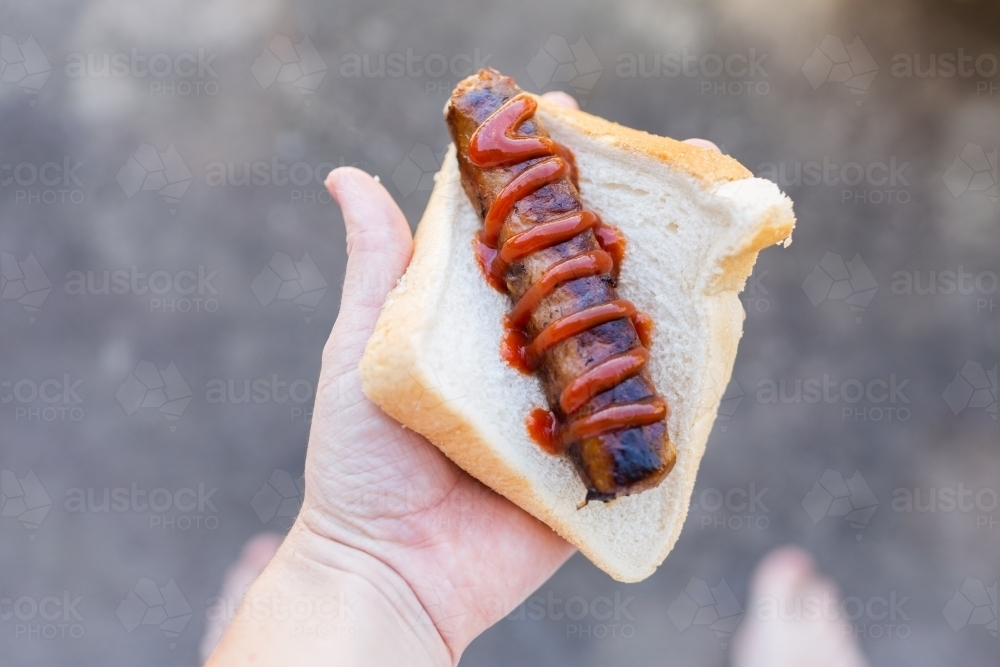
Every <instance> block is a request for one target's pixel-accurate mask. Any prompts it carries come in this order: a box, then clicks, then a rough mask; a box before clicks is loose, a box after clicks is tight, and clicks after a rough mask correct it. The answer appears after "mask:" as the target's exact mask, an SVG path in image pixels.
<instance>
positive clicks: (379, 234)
mask: <svg viewBox="0 0 1000 667" xmlns="http://www.w3.org/2000/svg"><path fill="white" fill-rule="evenodd" d="M341 178H342V182H341V183H339V184H338V185H337V188H336V196H337V199H338V201H339V202H340V204H341V206H342V207H343V208H344V216H345V221H346V222H347V226H348V246H349V253H350V256H351V258H350V260H349V262H348V269H347V277H346V278H345V285H346V287H345V291H344V297H343V300H342V305H341V312H340V315H339V316H338V319H337V323H336V325H335V326H334V330H333V333H332V335H331V337H330V342H329V343H328V345H327V348H326V350H325V351H324V360H323V371H322V374H321V377H320V386H319V391H318V392H317V400H316V408H315V410H314V421H313V427H312V432H311V434H310V440H309V453H308V458H307V463H306V499H305V503H304V510H303V514H304V515H308V517H309V519H308V520H309V522H310V524H311V527H312V528H313V530H315V531H316V532H318V533H320V535H321V536H324V537H327V538H329V539H332V540H336V541H338V542H344V543H347V544H350V545H351V546H354V547H357V548H360V549H362V550H364V551H365V552H366V553H369V554H371V555H373V556H376V557H377V558H379V559H381V560H382V561H384V562H386V563H387V564H389V565H390V566H391V567H393V568H394V569H395V570H396V571H397V572H398V573H399V574H400V575H401V576H402V577H403V578H404V579H405V580H406V581H407V583H408V584H409V585H410V586H411V587H412V588H413V590H414V592H415V593H416V595H417V597H418V598H419V599H420V601H421V603H422V604H423V607H424V609H425V610H426V611H427V614H428V616H429V619H410V621H411V622H420V621H425V622H426V621H428V620H429V621H430V622H433V623H434V625H435V627H436V628H437V630H438V631H439V632H440V633H441V635H442V637H443V638H444V639H445V641H447V642H448V644H449V645H450V646H451V648H452V649H453V650H455V649H457V651H458V652H459V653H460V652H461V649H462V648H464V646H465V645H466V644H467V643H468V642H469V641H471V639H472V638H474V637H475V636H476V635H477V634H479V633H480V632H482V630H483V629H485V628H486V627H488V626H489V625H490V624H492V623H493V622H495V621H497V620H499V619H500V617H502V615H503V614H505V613H506V612H507V611H508V610H509V609H511V608H512V607H513V606H514V605H516V604H518V603H519V602H520V601H521V600H522V599H524V598H525V597H526V596H527V595H528V594H529V593H530V592H531V591H532V590H534V589H535V588H537V587H538V586H539V585H540V584H541V583H542V582H543V581H544V580H545V579H547V578H548V577H549V576H550V575H551V574H552V572H553V571H554V570H555V569H556V568H558V567H559V565H560V564H562V562H563V561H565V559H566V558H568V557H569V555H570V554H571V553H572V547H571V546H570V545H569V544H567V543H566V542H565V541H564V540H562V539H561V538H560V537H559V536H557V535H556V534H555V533H553V532H552V531H551V529H549V528H548V527H547V526H545V525H544V524H542V523H540V522H539V521H537V520H535V519H534V518H533V517H531V516H529V515H528V514H526V513H525V512H523V511H522V510H521V509H519V508H518V507H516V506H515V505H513V504H512V503H511V502H509V501H508V500H506V499H505V498H503V497H502V496H499V495H497V494H495V493H493V492H492V491H491V490H490V489H488V488H487V487H485V486H484V485H482V484H480V483H479V482H478V481H476V480H475V479H474V478H472V477H470V476H469V475H467V474H466V473H464V472H463V471H462V470H460V469H459V468H458V467H457V466H455V464H453V463H452V462H451V461H450V460H448V458H447V457H445V456H444V455H443V454H442V453H441V452H440V451H439V450H438V449H437V448H435V447H434V446H433V445H431V444H430V443H429V442H428V441H427V440H426V439H424V438H423V437H422V436H420V435H418V434H416V433H414V432H413V431H410V430H408V429H405V428H403V427H402V426H401V425H400V424H398V423H397V422H396V421H394V420H393V419H392V418H390V417H388V416H386V415H385V414H384V413H383V412H382V411H381V410H380V409H379V408H378V406H376V405H375V404H373V403H372V402H371V401H369V400H368V399H367V398H366V397H365V396H364V394H363V393H362V391H361V383H360V379H359V376H358V370H357V364H358V361H359V360H360V358H361V354H362V352H363V349H364V344H365V343H366V342H367V339H368V336H369V335H370V333H371V330H372V328H373V327H374V323H375V319H376V317H377V314H378V310H379V308H380V307H381V305H382V302H383V301H384V299H385V291H387V288H388V287H390V286H391V284H393V283H395V280H396V279H397V278H398V274H400V273H401V272H402V270H403V269H404V268H405V265H406V262H407V261H408V258H409V253H410V244H411V241H410V238H409V236H410V234H409V228H408V227H405V219H403V216H402V213H401V212H400V211H399V209H398V208H397V207H396V205H395V203H393V202H392V200H391V198H389V196H388V193H386V192H385V190H384V188H382V187H381V186H379V185H377V184H376V183H375V182H374V181H371V179H367V177H362V176H359V175H357V174H353V173H352V174H348V175H346V176H343V177H341ZM347 181H349V183H348V182H347ZM355 218H356V219H355ZM379 218H383V219H384V220H386V222H385V225H386V227H387V228H386V229H382V230H378V229H372V227H364V228H359V227H356V228H354V229H353V230H352V227H353V226H354V225H355V224H357V223H360V224H363V225H372V223H373V222H374V221H377V220H378V219H379ZM404 229H405V232H404ZM352 246H353V247H352ZM386 277H388V278H390V279H389V280H386ZM372 284H382V285H383V287H384V288H385V289H384V290H372V289H366V290H360V293H352V288H351V285H368V286H370V285H372Z"/></svg>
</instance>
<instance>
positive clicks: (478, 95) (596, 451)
mask: <svg viewBox="0 0 1000 667" xmlns="http://www.w3.org/2000/svg"><path fill="white" fill-rule="evenodd" d="M534 109H535V102H534V99H533V98H531V97H530V96H528V95H526V94H524V93H522V91H521V90H520V89H519V88H518V87H517V85H516V84H515V83H514V81H513V79H511V78H509V77H505V76H502V75H501V74H500V73H499V72H496V71H495V70H492V69H485V70H480V71H479V72H478V73H477V74H475V75H473V76H471V77H469V78H468V79H466V80H464V81H462V82H461V83H460V84H459V85H458V86H457V87H456V89H455V91H454V92H453V93H452V97H451V99H450V101H449V104H448V106H447V108H446V120H447V123H448V126H449V130H450V132H451V135H452V139H453V140H454V143H455V146H456V147H457V153H458V164H459V168H460V172H461V176H462V185H463V187H464V189H465V191H466V193H467V194H468V196H469V199H470V201H471V202H472V204H473V207H474V208H475V209H476V210H477V212H478V213H479V215H480V217H481V218H482V219H483V220H484V222H485V228H484V230H483V231H482V233H481V234H480V236H479V238H478V239H477V240H476V243H475V246H476V248H475V251H476V252H477V253H478V255H479V259H480V261H481V265H482V266H483V268H484V271H485V272H486V273H487V278H492V279H493V280H492V282H493V283H494V285H495V286H496V287H498V288H500V289H502V290H503V291H506V292H508V293H509V294H510V297H511V300H512V302H513V304H514V308H513V310H512V312H511V313H510V314H509V315H508V318H507V326H508V330H509V331H508V336H507V338H506V339H505V340H506V341H507V343H508V347H507V349H506V351H505V356H507V358H508V360H510V361H513V362H515V363H520V364H521V365H522V370H524V369H525V368H526V369H530V370H533V371H534V372H535V373H537V375H538V377H539V378H540V379H541V381H542V384H543V386H544V388H545V394H546V397H547V400H548V404H549V407H550V409H551V414H552V416H553V423H554V424H555V433H554V440H555V442H556V444H557V445H558V446H559V448H560V449H561V450H564V451H566V453H568V455H569V456H570V457H571V459H572V461H573V462H574V465H575V467H576V469H577V471H578V473H579V475H580V477H581V479H582V480H583V482H584V484H585V485H586V487H587V499H586V500H587V501H589V500H603V501H609V500H612V499H614V498H616V497H618V496H622V495H628V494H631V493H637V492H640V491H643V490H646V489H649V488H652V487H654V486H656V485H657V484H659V482H660V481H661V480H662V479H663V478H664V477H665V476H666V475H667V473H668V472H669V471H670V470H671V468H672V467H673V465H674V462H675V460H676V449H675V448H674V446H673V444H672V443H671V442H670V440H669V437H668V434H667V430H666V424H665V417H666V411H667V408H666V402H665V401H664V400H663V399H662V398H661V397H659V395H658V394H657V392H656V389H655V387H654V386H653V383H652V381H651V379H650V377H649V373H648V372H647V370H646V369H645V367H644V365H645V361H646V359H647V358H648V355H647V353H646V351H645V348H644V346H643V342H642V340H641V334H642V333H643V331H642V324H643V320H642V317H643V316H642V315H641V314H639V313H636V312H635V309H634V307H633V306H632V305H631V304H630V303H629V302H627V301H625V300H623V299H620V298H619V296H618V294H617V290H616V286H617V261H616V260H620V255H621V252H623V250H624V244H623V243H622V242H621V241H620V237H619V238H616V237H615V230H613V229H612V228H609V227H608V226H606V225H603V223H601V222H600V221H599V220H598V219H597V217H596V216H595V215H594V214H592V213H591V212H589V211H586V210H585V209H584V207H583V205H582V204H581V202H580V195H579V191H578V187H577V181H576V178H575V164H574V163H573V158H572V155H571V154H570V153H569V151H567V150H566V149H565V148H563V147H562V146H559V145H558V144H556V143H555V142H554V141H552V140H551V139H549V138H548V133H547V132H546V130H545V128H544V127H543V126H542V123H541V122H540V121H539V120H538V119H537V118H534V117H533V112H534ZM543 228H544V229H543ZM557 228H558V229H557ZM533 235H534V237H533ZM542 237H544V238H542ZM471 251H472V250H470V252H471ZM609 251H610V252H609ZM615 251H617V254H618V256H617V257H615V254H616V253H615ZM498 256H499V259H497V257H498ZM505 256H506V258H507V259H509V261H505ZM525 297H526V298H525ZM538 297H541V298H540V300H539V298H538ZM519 303H520V305H518V304H519ZM646 321H647V322H648V320H646ZM637 323H639V324H640V328H639V329H638V330H637V328H636V324H637ZM512 349H513V350H516V354H513V353H512V352H511V350H512ZM518 355H520V356H518ZM536 417H537V415H536Z"/></svg>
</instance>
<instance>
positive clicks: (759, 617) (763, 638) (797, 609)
mask: <svg viewBox="0 0 1000 667" xmlns="http://www.w3.org/2000/svg"><path fill="white" fill-rule="evenodd" d="M845 625H846V623H845V620H844V619H843V618H842V616H841V614H840V595H839V593H838V591H837V586H836V584H834V583H833V581H831V580H830V579H829V578H827V577H826V576H824V575H823V574H821V573H819V572H817V571H816V563H815V561H814V560H813V558H812V556H810V555H809V554H808V553H806V552H805V551H803V550H802V549H799V548H797V547H782V548H780V549H776V550H774V551H772V552H771V553H770V554H768V555H767V556H766V557H765V558H764V560H762V561H761V562H760V564H759V565H758V566H757V569H756V570H755V571H754V574H753V578H752V581H751V584H750V602H749V604H748V605H747V613H746V616H745V617H744V618H743V623H741V624H740V627H739V628H738V629H737V631H736V635H735V636H734V638H733V643H732V664H733V667H765V666H766V667H866V666H867V665H868V661H867V660H865V657H864V656H863V655H862V653H861V650H860V649H859V647H858V645H857V644H856V643H855V641H854V638H853V636H852V633H851V632H849V631H848V630H847V629H845ZM849 627H850V626H849V625H848V626H847V628H849Z"/></svg>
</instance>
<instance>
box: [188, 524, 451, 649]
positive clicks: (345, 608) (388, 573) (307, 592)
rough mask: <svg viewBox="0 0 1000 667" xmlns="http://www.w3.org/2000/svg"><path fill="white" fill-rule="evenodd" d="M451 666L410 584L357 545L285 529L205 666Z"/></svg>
mask: <svg viewBox="0 0 1000 667" xmlns="http://www.w3.org/2000/svg"><path fill="white" fill-rule="evenodd" d="M251 657H253V659H255V660H257V661H259V662H258V663H255V664H262V665H268V664H276V665H277V664H295V665H303V666H304V665H312V664H316V665H324V666H325V665H328V664H331V661H334V660H335V661H336V663H337V664H342V665H354V664H357V665H362V664H363V665H383V664H384V665H398V664H410V665H419V666H424V665H426V666H427V667H439V666H445V665H453V664H454V662H455V660H454V659H453V658H452V656H451V653H450V651H449V649H448V647H447V645H446V644H445V642H444V641H443V640H442V639H441V636H440V635H439V634H438V632H437V630H436V629H435V627H434V625H433V624H432V623H431V622H430V620H429V618H428V616H427V613H426V611H425V610H424V608H423V606H422V605H421V604H420V602H419V600H418V599H417V596H416V595H415V594H414V593H413V591H412V590H411V589H410V587H409V585H408V584H407V583H406V582H405V580H403V579H402V577H400V576H399V575H398V574H397V573H396V572H395V571H394V570H393V569H392V568H391V567H389V566H387V565H385V564H384V563H382V562H381V561H379V560H378V559H377V558H375V557H373V556H371V555H369V554H366V553H364V552H362V551H360V550H357V549H354V548H351V547H348V546H346V545H343V544H340V543H338V542H335V541H333V540H330V539H329V538H326V537H322V536H320V535H317V534H315V533H314V532H312V531H311V530H310V529H309V528H308V527H306V525H304V523H303V522H302V521H297V522H296V523H295V525H294V526H293V527H292V529H291V531H290V532H289V534H288V536H287V537H286V539H285V541H284V543H282V546H281V548H280V549H279V550H278V552H277V553H276V554H275V556H274V558H273V559H272V561H271V562H270V563H269V564H268V565H267V567H266V568H265V569H264V571H263V572H262V573H261V575H260V577H258V579H257V581H255V582H254V584H253V585H252V586H251V587H250V588H249V590H248V591H247V593H246V595H245V597H244V599H243V601H242V602H241V603H240V606H239V609H238V610H237V611H236V614H235V616H234V618H233V620H232V622H231V624H230V626H229V628H228V629H227V631H226V633H225V636H224V637H223V639H222V641H221V642H220V644H219V648H218V649H217V650H216V652H215V653H214V654H213V656H212V659H211V660H209V663H208V664H209V665H211V666H214V667H219V666H221V665H230V664H243V663H244V662H248V661H249V659H250V658H251Z"/></svg>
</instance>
